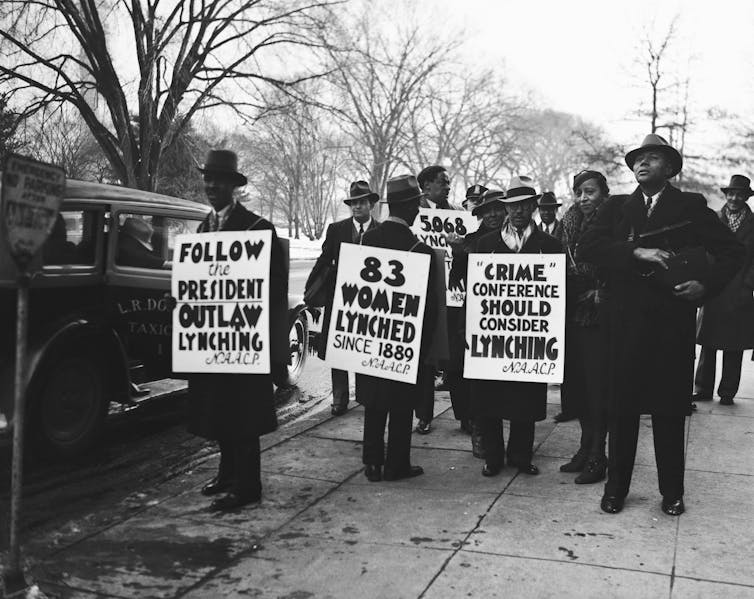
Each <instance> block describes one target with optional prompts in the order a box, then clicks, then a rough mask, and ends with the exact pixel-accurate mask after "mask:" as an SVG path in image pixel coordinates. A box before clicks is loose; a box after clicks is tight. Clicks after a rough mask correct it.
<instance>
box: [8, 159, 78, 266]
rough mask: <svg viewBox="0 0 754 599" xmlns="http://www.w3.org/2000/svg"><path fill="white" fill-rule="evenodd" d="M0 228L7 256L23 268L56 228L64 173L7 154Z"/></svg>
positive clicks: (56, 167)
mask: <svg viewBox="0 0 754 599" xmlns="http://www.w3.org/2000/svg"><path fill="white" fill-rule="evenodd" d="M0 188H1V189H2V202H0V204H2V226H3V229H4V231H5V235H4V236H5V238H6V239H7V240H8V244H9V245H10V252H11V255H12V256H13V258H14V259H15V260H16V262H17V263H18V264H19V265H20V266H21V267H23V268H25V267H26V266H27V265H28V263H29V262H30V261H31V259H32V258H33V257H34V254H36V253H37V252H38V251H39V250H40V249H41V247H42V245H43V244H44V242H45V241H46V240H47V238H48V236H49V235H50V232H51V231H52V229H53V226H54V225H55V220H56V219H57V218H58V211H59V210H60V202H62V200H63V194H64V193H65V171H64V170H63V169H62V168H60V167H58V166H54V165H52V164H46V163H44V162H38V161H37V160H33V159H31V158H26V157H25V156H19V155H17V154H10V155H9V156H8V157H7V159H6V161H5V165H4V167H3V183H2V186H0Z"/></svg>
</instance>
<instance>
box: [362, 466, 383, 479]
mask: <svg viewBox="0 0 754 599" xmlns="http://www.w3.org/2000/svg"><path fill="white" fill-rule="evenodd" d="M364 476H366V477H367V480H369V481H370V482H373V483H378V482H380V481H381V480H382V466H375V465H374V464H367V465H366V467H365V468H364Z"/></svg>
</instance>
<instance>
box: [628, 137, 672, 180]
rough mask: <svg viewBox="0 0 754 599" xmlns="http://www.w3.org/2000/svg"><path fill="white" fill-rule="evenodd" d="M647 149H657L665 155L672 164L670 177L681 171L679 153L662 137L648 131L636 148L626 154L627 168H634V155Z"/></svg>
mask: <svg viewBox="0 0 754 599" xmlns="http://www.w3.org/2000/svg"><path fill="white" fill-rule="evenodd" d="M647 150H658V151H660V152H662V153H663V154H665V156H667V158H668V160H670V163H671V164H672V166H673V172H672V173H671V175H670V177H675V176H676V175H677V174H678V173H680V172H681V169H682V168H683V158H682V157H681V153H680V152H679V151H678V150H676V149H675V148H674V147H673V146H671V145H670V144H669V143H668V142H667V141H666V140H665V138H664V137H661V136H659V135H657V134H656V133H650V134H649V135H647V136H646V137H645V138H644V141H642V142H641V145H640V146H639V147H638V148H634V149H633V150H631V151H630V152H629V153H628V154H626V164H627V165H628V168H630V169H631V170H634V162H636V157H637V156H638V155H639V154H640V153H642V152H646V151H647Z"/></svg>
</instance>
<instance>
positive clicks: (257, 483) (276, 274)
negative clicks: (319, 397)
mask: <svg viewBox="0 0 754 599" xmlns="http://www.w3.org/2000/svg"><path fill="white" fill-rule="evenodd" d="M237 164H238V159H237V157H236V155H235V154H234V153H233V152H230V151H228V150H212V151H210V152H209V154H208V156H207V161H206V163H205V164H204V168H200V169H199V170H200V171H201V172H202V174H203V176H204V190H205V193H206V194H207V199H208V200H209V203H210V204H211V205H212V212H210V213H209V214H208V215H207V217H206V218H205V219H204V221H203V222H202V223H201V225H199V229H198V231H197V232H198V233H213V232H216V231H270V232H271V239H272V243H271V258H270V268H269V277H268V278H267V280H266V281H264V280H262V281H261V283H260V285H258V286H255V285H251V286H249V285H247V286H246V288H245V289H244V291H243V293H244V295H245V296H246V297H251V296H253V295H255V294H256V292H255V289H256V287H261V286H263V285H264V284H265V283H268V285H269V304H268V306H269V310H268V313H267V314H262V315H261V316H260V317H259V318H267V319H268V323H267V324H268V326H269V343H268V346H267V348H266V349H267V351H268V352H269V361H270V362H273V363H274V362H279V361H282V360H283V359H284V358H283V356H284V355H285V354H287V347H286V346H287V339H288V330H287V316H286V312H287V308H288V299H287V295H288V272H287V271H288V269H287V265H286V261H285V256H284V252H283V248H282V246H281V245H280V242H279V241H278V239H277V235H276V233H275V228H274V226H273V225H272V224H271V223H270V222H268V221H266V220H265V219H263V218H262V217H261V216H258V215H256V214H254V213H253V212H250V211H249V210H247V209H246V208H244V207H243V206H242V205H241V204H239V203H238V202H237V201H236V200H235V199H234V198H233V190H234V188H236V187H240V186H243V185H245V184H246V177H245V176H244V175H242V174H241V173H239V172H238V170H237ZM204 247H205V248H206V247H212V244H211V243H210V242H207V244H205V245H204ZM212 258H214V260H215V261H211V262H210V263H209V264H210V270H212V269H213V266H215V265H216V267H217V268H214V271H215V272H214V274H215V275H218V274H220V273H219V270H221V269H222V268H224V267H223V266H222V265H223V264H224V263H223V262H221V261H219V260H220V258H221V256H220V255H219V253H217V252H216V253H215V254H213V256H212ZM179 259H180V256H179ZM176 266H177V265H176ZM209 274H210V275H212V274H213V272H210V273H209ZM252 280H256V279H252ZM216 282H219V279H218V280H212V281H209V282H208V283H209V285H208V286H207V287H208V288H209V287H210V285H211V284H212V283H216ZM216 289H220V290H224V291H223V293H227V291H228V288H227V286H216ZM198 292H201V289H199V290H198ZM235 293H236V295H238V294H239V293H240V291H238V289H236V292H235ZM176 299H177V300H178V301H179V302H180V301H181V299H180V298H179V297H176ZM280 311H282V314H281V312H280ZM244 314H245V313H244ZM244 328H248V327H244ZM207 370H209V368H208V369H207ZM188 380H189V401H188V409H189V414H188V416H189V431H190V432H191V433H193V434H195V435H199V436H201V437H205V438H207V439H213V440H216V441H217V442H218V444H219V446H220V466H219V470H218V473H217V476H216V477H214V478H213V479H212V480H211V481H209V482H208V483H207V484H206V485H205V486H204V487H203V488H202V491H201V492H202V494H203V495H206V496H212V495H217V494H220V493H227V494H226V495H224V496H223V497H221V498H219V499H216V500H215V501H214V502H213V503H212V505H211V506H210V509H213V510H231V509H235V508H238V507H241V506H243V505H246V504H248V503H253V502H256V501H259V500H260V498H261V495H262V482H261V477H260V469H261V464H260V447H259V437H260V435H263V434H265V433H269V432H272V431H274V430H276V429H277V417H276V415H275V406H274V404H273V398H272V393H273V388H272V375H271V374H270V373H269V372H267V373H265V374H206V373H203V372H201V371H196V372H194V373H193V374H191V375H190V376H189V377H188Z"/></svg>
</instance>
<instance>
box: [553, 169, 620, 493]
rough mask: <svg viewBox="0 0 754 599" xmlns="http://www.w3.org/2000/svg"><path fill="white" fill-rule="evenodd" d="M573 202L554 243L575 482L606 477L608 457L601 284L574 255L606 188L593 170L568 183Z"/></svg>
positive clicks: (564, 401)
mask: <svg viewBox="0 0 754 599" xmlns="http://www.w3.org/2000/svg"><path fill="white" fill-rule="evenodd" d="M573 193H574V197H575V200H576V201H575V202H574V203H573V205H572V206H571V207H570V208H569V209H568V210H567V211H566V213H565V214H564V215H563V219H562V220H561V222H560V228H559V230H558V235H557V237H558V239H559V240H560V242H561V243H562V244H563V247H564V248H565V252H566V353H565V372H564V377H563V385H562V386H561V388H560V393H561V402H562V406H563V411H564V412H566V413H568V414H573V415H574V416H576V417H577V418H578V419H579V423H580V425H581V443H580V445H579V450H578V451H577V452H576V455H574V456H573V458H572V459H571V461H570V462H568V463H567V464H563V465H562V466H561V467H560V471H561V472H579V473H580V474H579V475H578V476H577V477H576V480H575V482H576V483H577V484H588V483H596V482H598V481H600V480H602V479H603V478H605V470H606V468H607V457H606V456H605V439H606V437H607V386H606V382H607V380H606V377H607V360H606V359H605V339H604V335H605V330H604V327H603V326H601V325H602V323H601V320H602V303H603V301H604V298H605V286H604V282H603V281H602V280H601V279H600V277H599V275H598V273H597V269H596V267H595V266H594V265H593V264H591V263H589V262H586V261H585V260H583V259H582V258H581V257H580V256H579V255H578V243H579V240H580V239H581V236H582V234H583V232H584V231H585V230H586V228H587V227H588V226H589V223H590V222H591V221H592V220H593V218H594V215H595V214H596V212H597V208H598V207H599V206H600V205H601V204H602V202H603V201H604V200H605V199H607V197H608V195H609V193H610V190H609V189H608V187H607V181H606V180H605V176H604V175H603V174H602V173H600V172H598V171H588V170H587V171H582V172H580V173H579V174H578V175H576V176H575V177H574V179H573Z"/></svg>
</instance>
